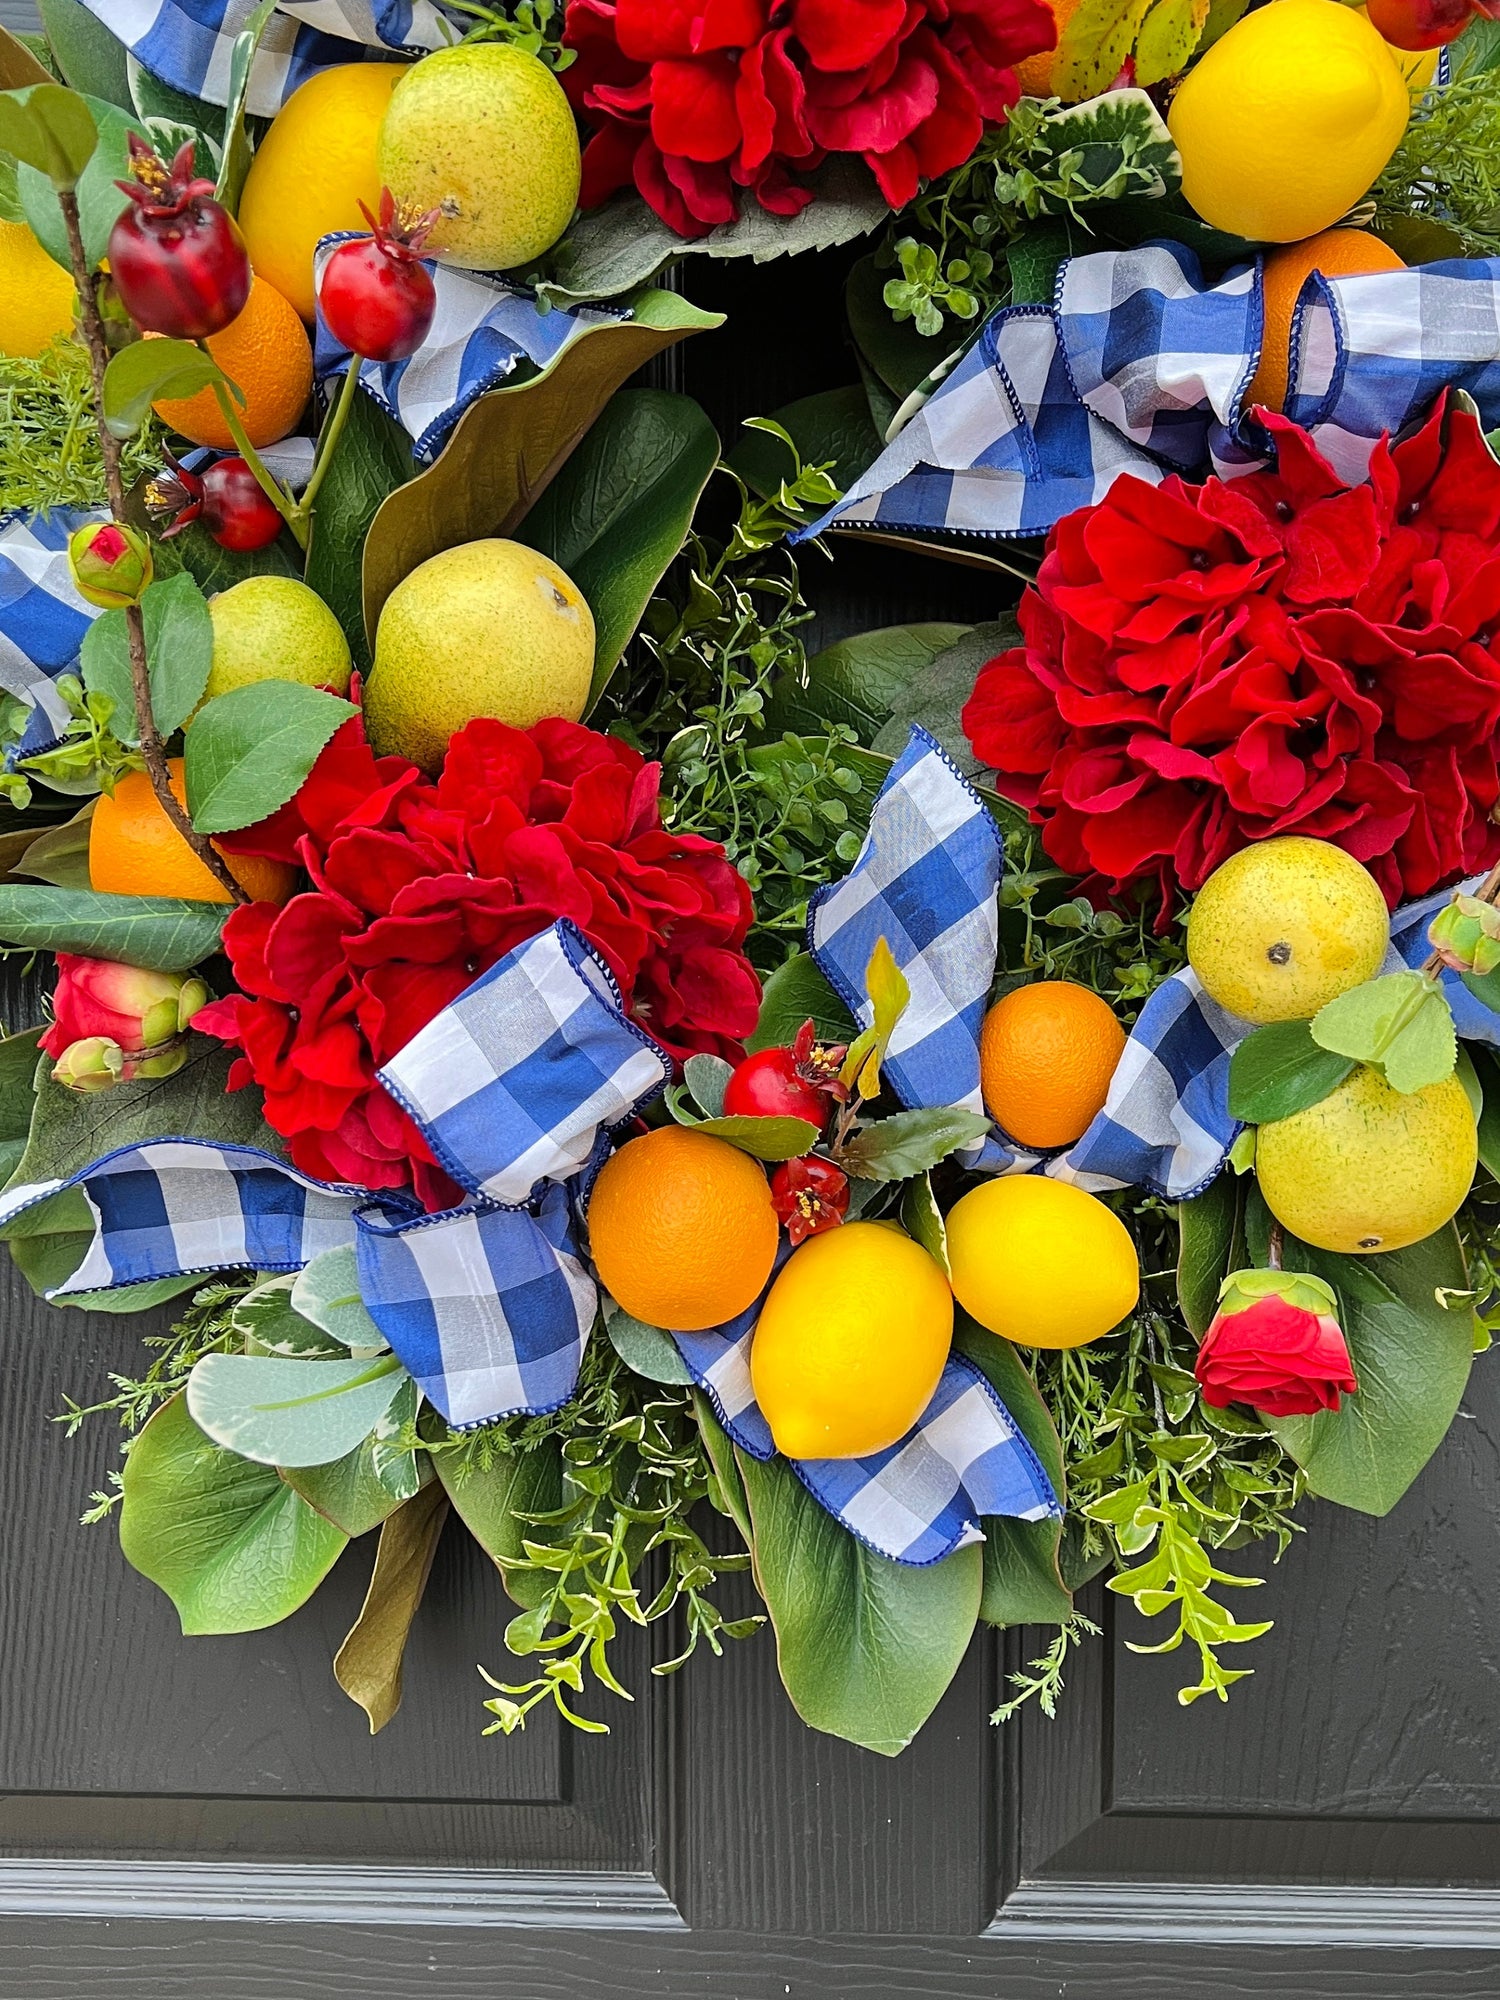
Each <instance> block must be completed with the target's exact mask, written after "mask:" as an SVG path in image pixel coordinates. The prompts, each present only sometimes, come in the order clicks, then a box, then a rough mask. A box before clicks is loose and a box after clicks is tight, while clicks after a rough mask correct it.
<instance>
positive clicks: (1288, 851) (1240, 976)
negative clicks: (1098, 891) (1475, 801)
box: [1187, 0, 1391, 1022]
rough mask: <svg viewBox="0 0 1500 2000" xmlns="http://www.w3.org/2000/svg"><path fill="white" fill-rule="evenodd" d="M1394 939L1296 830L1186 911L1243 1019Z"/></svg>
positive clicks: (1331, 977)
mask: <svg viewBox="0 0 1500 2000" xmlns="http://www.w3.org/2000/svg"><path fill="white" fill-rule="evenodd" d="M1276 4H1277V5H1279V6H1289V5H1290V4H1291V0H1276ZM1390 934H1391V920H1390V917H1389V915H1388V914H1387V911H1386V907H1385V897H1384V896H1382V895H1381V893H1380V890H1379V887H1378V886H1377V884H1376V881H1375V877H1374V876H1373V875H1372V874H1371V873H1370V871H1369V870H1368V869H1367V868H1365V867H1363V866H1361V864H1360V863H1359V862H1358V861H1356V860H1355V859H1354V856H1353V855H1352V854H1346V853H1345V852H1344V850H1343V848H1342V847H1335V846H1334V845H1333V843H1332V842H1331V841H1327V840H1310V839H1309V838H1308V837H1307V836H1306V835H1305V834H1300V833H1289V834H1283V835H1281V836H1280V837H1279V838H1277V839H1275V840H1258V841H1255V842H1254V843H1253V844H1252V845H1251V846H1249V847H1242V848H1241V849H1240V851H1239V853H1238V854H1231V855H1230V857H1229V859H1228V860H1227V861H1226V862H1224V863H1223V864H1222V865H1221V866H1220V867H1218V868H1216V869H1215V870H1214V872H1213V874H1212V875H1210V876H1209V878H1208V880H1207V881H1206V882H1205V883H1204V885H1203V887H1202V888H1201V889H1200V890H1199V891H1198V894H1197V897H1196V899H1195V901H1194V903H1193V907H1192V910H1191V912H1190V913H1189V915H1188V925H1187V951H1188V963H1189V964H1190V965H1191V966H1192V968H1193V970H1194V972H1196V973H1197V975H1198V978H1199V980H1200V981H1201V982H1202V985H1203V990H1204V992H1205V993H1206V994H1207V995H1208V996H1209V998H1210V999H1211V1000H1217V1001H1218V1003H1219V1005H1220V1006H1221V1007H1227V1008H1228V1010H1229V1012H1230V1013H1231V1014H1238V1015H1239V1017H1240V1019H1241V1020H1242V1021H1256V1022H1266V1021H1309V1020H1311V1019H1312V1017H1313V1015H1314V1014H1316V1013H1317V1011H1318V1009H1319V1008H1320V1007H1321V1006H1322V1005H1323V1004H1324V1002H1325V1001H1328V1000H1333V999H1335V998H1336V997H1337V996H1338V995H1339V994H1340V993H1347V992H1348V990H1349V988H1350V987H1351V986H1358V985H1360V984H1361V983H1362V982H1363V981H1364V980H1366V979H1373V978H1374V976H1375V974H1376V973H1377V972H1378V971H1379V970H1380V964H1381V960H1382V959H1383V958H1384V957H1385V948H1386V945H1387V943H1388V941H1389V939H1390Z"/></svg>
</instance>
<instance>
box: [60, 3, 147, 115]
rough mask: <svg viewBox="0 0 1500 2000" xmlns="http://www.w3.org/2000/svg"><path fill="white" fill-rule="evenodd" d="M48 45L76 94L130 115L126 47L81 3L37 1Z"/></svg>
mask: <svg viewBox="0 0 1500 2000" xmlns="http://www.w3.org/2000/svg"><path fill="white" fill-rule="evenodd" d="M37 12H38V13H39V14H40V15H41V17H42V26H43V28H44V29H45V30H46V32H47V45H48V47H49V48H50V49H51V51H52V53H53V55H54V56H56V58H57V65H58V68H59V69H60V70H61V71H62V73H63V75H64V77H66V79H67V80H68V82H69V83H70V84H71V85H72V86H73V88H74V89H75V90H80V91H83V92H85V93H86V94H87V95H88V96H90V97H99V98H103V99H104V101H105V102H106V103H108V104H114V105H117V106H118V107H119V108H120V110H122V111H129V110H130V109H131V108H132V107H131V101H130V85H129V83H128V81H127V80H126V76H125V44H124V43H123V42H122V41H120V40H119V39H118V38H117V37H116V36H114V35H112V34H111V33H110V31H109V29H108V28H106V27H105V25H104V23H103V22H102V21H101V20H100V19H99V18H98V16H97V15H96V14H92V13H91V12H90V11H89V9H88V8H87V7H85V6H84V5H83V4H82V0H37Z"/></svg>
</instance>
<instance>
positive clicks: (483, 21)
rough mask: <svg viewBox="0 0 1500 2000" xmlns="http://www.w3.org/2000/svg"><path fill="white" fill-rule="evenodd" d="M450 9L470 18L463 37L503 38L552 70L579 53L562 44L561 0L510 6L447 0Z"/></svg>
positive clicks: (525, 1) (523, 0)
mask: <svg viewBox="0 0 1500 2000" xmlns="http://www.w3.org/2000/svg"><path fill="white" fill-rule="evenodd" d="M449 11H450V12H451V13H454V14H467V15H468V16H469V18H470V19H471V20H472V21H473V23H474V26H473V27H472V28H470V29H469V31H468V33H467V34H466V35H464V37H463V40H464V41H466V42H506V43H508V44H509V45H510V47H511V48H513V49H520V50H522V51H523V52H524V53H525V54H526V55H529V56H536V57H538V58H539V59H540V60H541V61H542V62H544V63H545V64H546V65H547V67H548V69H550V70H553V71H557V70H564V69H567V68H568V67H569V66H570V65H571V64H572V62H573V60H574V58H575V57H576V56H577V54H578V51H577V50H576V49H569V48H564V46H563V39H562V32H563V5H562V0H516V4H515V5H514V6H512V7H504V6H496V7H488V6H485V5H484V4H483V0H450V6H449Z"/></svg>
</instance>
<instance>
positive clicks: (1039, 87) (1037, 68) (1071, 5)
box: [1016, 0, 1079, 97]
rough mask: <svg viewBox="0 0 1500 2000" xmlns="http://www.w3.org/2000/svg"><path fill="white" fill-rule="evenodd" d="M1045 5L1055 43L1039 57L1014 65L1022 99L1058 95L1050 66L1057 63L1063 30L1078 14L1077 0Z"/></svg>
mask: <svg viewBox="0 0 1500 2000" xmlns="http://www.w3.org/2000/svg"><path fill="white" fill-rule="evenodd" d="M1047 4H1048V5H1049V7H1050V8H1051V10H1052V18H1053V19H1054V20H1055V21H1056V23H1057V43H1056V44H1054V46H1053V47H1052V48H1050V49H1043V50H1042V51H1041V53H1040V54H1039V55H1034V56H1027V58H1026V60H1025V61H1024V62H1018V63H1017V64H1016V76H1017V79H1018V80H1019V82H1020V85H1021V95H1022V96H1023V97H1055V96H1057V94H1058V92H1057V87H1056V85H1055V84H1054V83H1053V81H1052V66H1053V64H1054V63H1055V62H1056V61H1057V48H1058V45H1060V44H1061V42H1062V38H1063V29H1064V28H1066V27H1067V25H1068V23H1069V21H1070V20H1072V18H1073V16H1074V15H1075V14H1076V13H1077V12H1078V7H1079V0H1047Z"/></svg>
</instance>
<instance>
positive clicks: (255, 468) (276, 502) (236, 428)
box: [198, 340, 307, 551]
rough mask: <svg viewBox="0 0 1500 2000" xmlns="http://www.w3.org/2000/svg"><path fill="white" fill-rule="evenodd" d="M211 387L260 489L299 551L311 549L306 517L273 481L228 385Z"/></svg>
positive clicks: (213, 384) (283, 489)
mask: <svg viewBox="0 0 1500 2000" xmlns="http://www.w3.org/2000/svg"><path fill="white" fill-rule="evenodd" d="M198 345H199V346H200V347H201V348H202V349H203V351H204V353H205V354H207V353H208V343H207V341H203V340H200V341H199V343H198ZM210 386H211V388H212V389H213V392H214V400H215V402H216V403H217V404H218V406H219V413H220V415H221V416H222V417H223V419H224V422H225V423H226V424H227V425H228V427H229V435H230V436H231V437H232V438H233V439H234V448H235V450H236V451H237V452H238V453H239V455H240V457H241V458H242V459H243V460H244V461H245V463H246V465H248V466H249V468H250V470H251V471H252V472H253V473H254V474H255V483H256V485H257V486H258V487H259V488H260V490H261V492H262V493H264V494H265V496H266V498H267V499H268V500H269V501H270V503H271V505H272V506H273V507H274V508H275V509H276V511H277V513H278V514H279V515H280V516H281V518H282V520H283V521H285V522H286V524H287V526H288V527H289V528H290V529H291V531H292V533H293V535H294V536H295V537H296V540H297V546H298V548H299V549H302V550H303V551H305V550H306V548H307V526H306V522H305V519H304V517H303V515H302V514H301V512H300V511H299V510H298V508H297V506H296V505H295V503H294V502H293V501H291V500H289V499H288V498H287V494H286V490H285V488H284V487H283V486H282V484H281V482H280V481H279V480H277V479H273V478H272V477H271V474H270V473H269V472H268V471H267V469H266V465H265V461H264V460H263V459H262V458H261V455H260V453H259V452H258V451H257V450H256V449H255V446H254V445H253V444H251V442H250V440H249V438H248V437H247V436H246V435H245V426H244V425H243V424H242V423H241V422H240V420H239V416H238V414H237V412H236V410H235V407H234V398H233V397H232V396H231V395H230V394H229V391H228V390H227V389H226V388H225V387H224V384H223V383H222V382H214V383H212V384H210Z"/></svg>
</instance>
